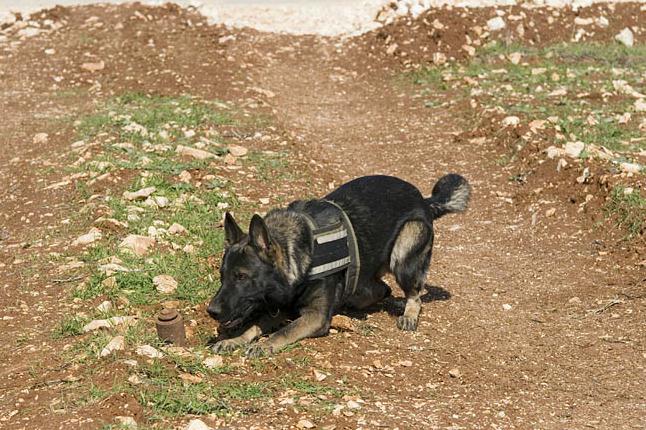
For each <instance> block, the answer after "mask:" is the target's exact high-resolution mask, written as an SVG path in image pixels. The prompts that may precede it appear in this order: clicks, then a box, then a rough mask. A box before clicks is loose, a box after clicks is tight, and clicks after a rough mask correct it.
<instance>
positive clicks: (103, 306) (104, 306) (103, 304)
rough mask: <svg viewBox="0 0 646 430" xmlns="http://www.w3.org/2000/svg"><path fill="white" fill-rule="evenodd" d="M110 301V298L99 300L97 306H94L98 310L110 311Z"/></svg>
mask: <svg viewBox="0 0 646 430" xmlns="http://www.w3.org/2000/svg"><path fill="white" fill-rule="evenodd" d="M112 307H113V306H112V302H111V301H110V300H105V301H103V302H101V304H100V305H99V306H97V307H96V309H97V310H98V311H99V312H110V311H111V310H112Z"/></svg>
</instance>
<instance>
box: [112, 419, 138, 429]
mask: <svg viewBox="0 0 646 430" xmlns="http://www.w3.org/2000/svg"><path fill="white" fill-rule="evenodd" d="M114 421H115V422H117V424H120V425H121V426H123V427H126V428H129V429H136V428H137V421H135V419H134V418H133V417H114Z"/></svg>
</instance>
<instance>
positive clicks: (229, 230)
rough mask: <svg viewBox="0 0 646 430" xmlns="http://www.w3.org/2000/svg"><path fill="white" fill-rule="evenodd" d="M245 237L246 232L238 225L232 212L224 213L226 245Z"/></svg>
mask: <svg viewBox="0 0 646 430" xmlns="http://www.w3.org/2000/svg"><path fill="white" fill-rule="evenodd" d="M243 237H244V232H243V231H242V229H241V228H240V227H239V226H238V223H237V222H236V220H235V219H234V218H233V215H231V213H230V212H227V213H226V214H225V215H224V246H225V247H227V248H228V247H229V246H231V245H233V244H234V243H238V242H240V241H241V240H242V238H243Z"/></svg>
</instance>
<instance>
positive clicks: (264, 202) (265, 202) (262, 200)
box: [258, 197, 269, 205]
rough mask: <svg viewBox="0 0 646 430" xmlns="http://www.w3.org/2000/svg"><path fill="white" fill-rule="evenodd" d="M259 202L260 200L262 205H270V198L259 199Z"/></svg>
mask: <svg viewBox="0 0 646 430" xmlns="http://www.w3.org/2000/svg"><path fill="white" fill-rule="evenodd" d="M258 200H259V201H260V203H261V204H263V205H268V204H269V199H268V198H266V197H261V198H259V199H258Z"/></svg>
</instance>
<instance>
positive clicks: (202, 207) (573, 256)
mask: <svg viewBox="0 0 646 430" xmlns="http://www.w3.org/2000/svg"><path fill="white" fill-rule="evenodd" d="M399 7H400V6H396V7H395V8H392V7H391V8H390V9H391V10H393V11H394V12H392V13H391V12H389V11H387V10H386V11H385V12H384V14H382V15H381V16H380V17H379V19H380V20H382V22H383V24H384V25H383V26H382V27H380V28H378V29H375V30H373V31H371V32H368V33H365V34H363V35H361V36H357V37H353V38H345V39H339V38H326V37H319V36H288V35H278V34H272V33H261V32H257V31H253V30H249V29H244V30H233V29H227V28H225V27H222V26H214V25H209V23H208V22H207V20H206V18H204V17H203V16H201V15H199V14H198V13H196V11H195V10H187V9H182V8H180V7H177V6H174V5H165V6H161V7H148V6H144V5H141V4H133V5H122V6H106V5H104V6H86V7H75V8H61V7H57V8H54V9H50V10H46V11H43V12H39V13H36V14H34V15H31V16H29V17H28V16H20V15H17V16H13V17H11V18H10V19H8V20H5V21H3V23H2V24H1V25H0V83H1V85H0V92H1V97H0V111H1V112H2V113H3V121H0V144H1V145H2V148H3V149H4V150H3V151H2V152H0V184H2V187H1V188H0V202H1V204H2V208H3V210H2V212H1V213H0V270H1V273H2V275H3V280H2V281H1V282H0V292H1V293H0V304H1V307H0V309H1V310H0V319H1V320H2V324H3V325H2V327H3V329H2V332H1V333H2V334H1V335H0V340H1V342H0V375H1V376H2V377H1V378H0V380H1V381H2V382H0V388H1V389H0V427H2V428H7V429H34V428H39V429H40V428H42V429H45V428H47V429H51V428H61V429H67V428H88V429H97V428H98V429H105V430H107V429H118V428H134V427H136V428H139V429H147V428H151V429H192V430H196V429H207V428H213V429H216V428H236V429H252V428H253V429H265V428H275V429H284V428H321V429H328V430H331V429H359V428H362V429H373V428H391V429H396V428H399V429H409V428H410V429H413V428H415V429H417V428H419V429H421V428H546V429H552V428H553V429H557V428H599V429H603V428H613V429H614V428H626V429H629V428H642V427H644V426H645V425H646V421H645V417H646V399H645V397H644V391H643V388H642V386H643V384H644V382H645V381H646V368H645V366H644V363H645V362H646V350H645V346H644V343H645V340H646V336H645V335H644V331H643V329H642V327H643V326H644V323H645V321H646V314H645V309H646V307H645V306H644V304H645V300H646V298H645V296H644V291H645V287H646V241H645V240H644V234H645V231H644V230H645V220H646V191H645V187H646V181H645V180H644V166H645V165H646V140H645V138H644V136H645V131H646V97H645V94H646V84H645V82H646V81H645V80H646V45H644V27H643V23H644V22H646V8H645V7H644V6H643V5H642V4H639V3H626V4H617V5H612V4H610V5H608V4H597V5H593V6H587V7H575V8H564V9H563V8H562V9H556V8H550V7H544V8H529V7H526V6H513V7H502V6H500V7H498V8H480V9H462V8H454V7H443V8H433V9H429V10H426V9H424V10H418V9H414V8H413V7H408V6H407V9H406V13H403V12H397V11H396V9H397V8H399ZM448 172H459V173H461V174H464V175H465V176H466V177H467V178H468V179H469V180H470V182H471V183H472V185H473V188H474V196H473V199H472V202H471V207H470V210H469V211H468V212H467V213H465V214H464V215H460V216H451V217H446V218H443V219H442V220H441V221H438V222H437V225H436V233H437V240H436V248H435V252H434V257H433V258H434V261H433V262H432V265H431V270H430V274H429V279H428V285H427V291H426V294H425V295H424V296H423V301H424V309H423V313H422V317H421V321H420V326H419V329H418V331H417V332H415V333H402V332H400V331H398V330H397V328H396V326H395V318H396V316H397V315H398V314H399V313H401V312H402V310H403V299H402V298H401V294H400V292H399V290H398V289H397V288H394V291H395V293H394V297H392V298H389V299H387V300H386V301H385V302H384V303H382V304H379V305H378V306H375V308H373V309H370V310H369V311H368V312H365V313H356V312H348V313H346V314H342V315H338V316H336V317H335V319H334V321H333V328H332V330H331V332H330V334H329V335H328V336H326V337H323V338H319V339H307V340H304V341H302V342H300V343H299V344H297V345H295V346H294V347H290V348H288V349H287V350H285V351H282V352H281V353H280V354H277V355H275V356H271V357H264V358H260V359H253V360H252V359H248V358H246V357H245V356H244V355H243V354H241V353H233V354H230V355H216V354H213V353H212V352H211V351H210V349H209V347H208V345H209V343H211V342H212V341H213V340H214V339H215V338H216V336H217V335H218V327H217V323H215V322H214V321H212V320H210V319H209V318H208V316H207V315H206V312H205V308H206V303H207V301H208V299H209V297H210V296H211V295H212V294H213V293H214V292H215V291H217V288H218V287H219V280H218V273H219V271H218V269H219V264H220V257H221V254H222V240H223V232H222V224H221V220H222V216H223V213H224V211H227V210H230V211H233V212H235V214H236V216H237V217H238V218H240V219H242V220H243V221H248V220H249V219H250V217H251V215H252V214H253V213H254V212H258V213H264V212H266V211H267V210H269V208H271V207H275V206H279V205H284V204H286V203H288V202H289V201H291V200H293V199H296V198H307V197H315V196H322V195H324V194H325V193H327V192H328V191H329V190H331V189H333V188H335V187H336V186H338V185H340V184H341V183H343V182H344V181H347V180H349V179H351V178H354V177H357V176H360V175H365V174H375V173H384V174H392V175H397V176H400V177H402V178H404V179H406V180H409V181H411V182H412V183H414V184H416V185H417V186H419V188H420V189H421V190H422V191H423V192H424V193H425V194H429V193H430V191H431V188H432V185H433V183H434V182H435V180H436V179H437V178H439V177H440V176H441V175H443V174H445V173H448ZM386 280H387V282H389V283H391V284H393V286H394V281H393V280H392V279H386ZM162 308H172V309H177V310H178V311H179V312H180V314H181V315H182V316H183V318H184V321H185V323H186V335H187V345H185V346H173V345H166V344H163V343H162V342H161V341H160V340H159V339H158V338H157V335H156V332H155V316H156V314H157V313H158V312H159V311H160V310H161V309H162Z"/></svg>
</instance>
